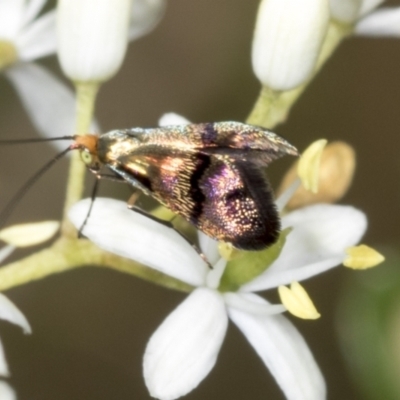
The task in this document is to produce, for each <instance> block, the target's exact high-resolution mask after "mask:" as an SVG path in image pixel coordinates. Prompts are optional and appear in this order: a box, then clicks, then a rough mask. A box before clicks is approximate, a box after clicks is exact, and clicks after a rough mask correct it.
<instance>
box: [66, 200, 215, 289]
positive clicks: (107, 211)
mask: <svg viewBox="0 0 400 400" xmlns="http://www.w3.org/2000/svg"><path fill="white" fill-rule="evenodd" d="M89 205H90V199H86V200H82V201H80V202H79V203H77V204H75V205H74V206H73V207H72V208H71V210H70V212H69V217H70V219H71V221H72V223H73V224H74V225H75V226H76V227H77V228H78V229H79V228H80V227H81V225H82V223H83V220H84V219H85V217H86V215H87V213H88V210H89ZM83 234H84V235H85V236H87V237H88V238H89V239H90V240H91V241H93V242H94V243H96V244H97V245H98V246H99V247H101V248H102V249H104V250H107V251H110V252H112V253H114V254H118V255H119V256H122V257H126V258H130V259H133V260H136V261H138V262H140V263H142V264H144V265H147V266H149V267H151V268H154V269H156V270H157V271H160V272H162V273H164V274H168V275H170V276H172V277H174V278H177V279H180V280H182V281H184V282H186V283H189V284H191V285H195V286H199V285H203V284H204V282H205V277H206V273H207V271H208V266H207V264H206V263H205V261H204V260H203V259H202V258H201V257H200V256H199V255H198V254H197V252H196V251H195V250H194V248H193V247H192V246H191V245H190V244H189V243H188V242H187V241H186V239H184V238H183V237H182V236H181V235H179V233H178V232H176V231H175V230H173V229H171V228H169V227H167V226H165V225H163V224H160V223H159V222H157V221H154V220H153V219H151V218H147V217H145V216H144V215H142V214H139V213H137V212H134V211H132V210H129V209H128V208H127V205H126V203H124V202H122V201H117V200H112V199H106V198H97V199H96V200H95V202H94V204H93V209H92V212H91V214H90V217H89V219H88V222H87V224H86V225H85V227H84V229H83Z"/></svg>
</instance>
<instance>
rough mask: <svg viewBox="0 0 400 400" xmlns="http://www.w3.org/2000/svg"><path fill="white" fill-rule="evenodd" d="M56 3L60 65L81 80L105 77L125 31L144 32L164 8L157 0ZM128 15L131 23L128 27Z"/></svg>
mask: <svg viewBox="0 0 400 400" xmlns="http://www.w3.org/2000/svg"><path fill="white" fill-rule="evenodd" d="M58 4H59V5H58V9H57V36H58V43H59V48H58V55H59V59H60V63H61V67H62V69H63V71H64V73H65V74H66V75H67V76H68V77H69V78H70V79H72V80H73V81H82V82H90V81H105V80H107V79H109V78H111V77H112V76H113V75H115V73H116V72H117V71H118V69H119V68H120V66H121V64H122V61H123V59H124V56H125V52H126V47H127V44H128V41H129V33H130V34H131V36H132V37H135V38H136V37H138V36H139V35H141V34H142V32H147V31H148V29H149V26H153V25H154V21H155V20H158V19H159V17H160V15H161V14H162V11H163V8H164V7H163V6H164V1H161V0H158V1H155V0H139V1H138V0H136V1H132V0H103V1H101V2H99V1H97V0H80V1H70V0H59V2H58ZM132 9H133V11H132ZM149 10H151V12H149ZM131 16H133V17H134V22H135V23H134V24H133V28H132V29H131V31H130V22H131ZM129 31H130V32H129Z"/></svg>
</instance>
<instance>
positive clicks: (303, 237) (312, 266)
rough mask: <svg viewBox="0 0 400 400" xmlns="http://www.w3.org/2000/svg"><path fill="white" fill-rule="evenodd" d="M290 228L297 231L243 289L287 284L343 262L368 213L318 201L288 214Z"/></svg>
mask: <svg viewBox="0 0 400 400" xmlns="http://www.w3.org/2000/svg"><path fill="white" fill-rule="evenodd" d="M286 227H293V230H292V232H291V233H289V235H288V236H287V238H286V243H285V246H284V247H283V250H282V252H281V254H280V256H279V257H278V259H277V260H276V261H275V262H274V263H273V264H272V265H271V266H270V267H269V268H268V269H267V270H266V271H265V272H264V273H263V274H261V275H260V276H258V277H257V278H256V279H254V280H253V281H251V282H249V283H248V284H246V285H244V286H243V287H242V290H245V291H254V290H264V289H267V288H271V287H275V286H276V285H277V284H279V285H285V284H288V283H291V282H292V281H294V280H297V281H299V280H303V279H306V278H309V277H310V276H313V275H315V274H317V273H320V272H323V271H325V270H327V269H329V268H332V267H333V266H335V265H339V264H340V263H341V262H342V260H343V259H344V256H345V249H347V248H348V247H350V246H354V245H355V244H357V243H358V242H359V240H360V239H361V237H362V235H363V234H364V232H365V230H366V228H367V220H366V217H365V214H364V213H362V212H361V211H359V210H357V209H355V208H353V207H350V206H339V205H329V204H317V205H313V206H309V207H305V208H302V209H299V210H296V211H293V212H291V213H289V214H287V215H285V216H284V217H283V218H282V228H283V229H284V228H286ZM277 282H278V283H277Z"/></svg>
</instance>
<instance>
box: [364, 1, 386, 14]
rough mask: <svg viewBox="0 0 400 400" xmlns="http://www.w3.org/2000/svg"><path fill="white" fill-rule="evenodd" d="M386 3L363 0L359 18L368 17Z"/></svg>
mask: <svg viewBox="0 0 400 400" xmlns="http://www.w3.org/2000/svg"><path fill="white" fill-rule="evenodd" d="M384 1H385V0H362V4H361V7H360V11H359V14H358V18H362V17H363V16H364V15H367V14H368V13H370V12H371V11H372V10H374V9H375V8H376V7H378V6H379V5H380V4H382V3H383V2H384Z"/></svg>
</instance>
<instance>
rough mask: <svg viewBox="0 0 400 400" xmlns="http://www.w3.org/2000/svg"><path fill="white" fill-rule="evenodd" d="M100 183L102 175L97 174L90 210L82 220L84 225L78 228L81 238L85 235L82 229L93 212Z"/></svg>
mask: <svg viewBox="0 0 400 400" xmlns="http://www.w3.org/2000/svg"><path fill="white" fill-rule="evenodd" d="M99 183H100V177H99V176H97V175H96V180H95V182H94V185H93V189H92V195H91V196H90V206H89V209H88V212H87V214H86V217H85V220H84V221H83V222H82V225H81V227H80V228H79V230H78V238H79V239H80V238H81V237H83V236H84V235H83V233H82V231H83V228H84V227H85V226H86V224H87V222H88V219H89V217H90V214H91V213H92V209H93V203H94V201H95V199H96V195H97V191H98V189H99Z"/></svg>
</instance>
